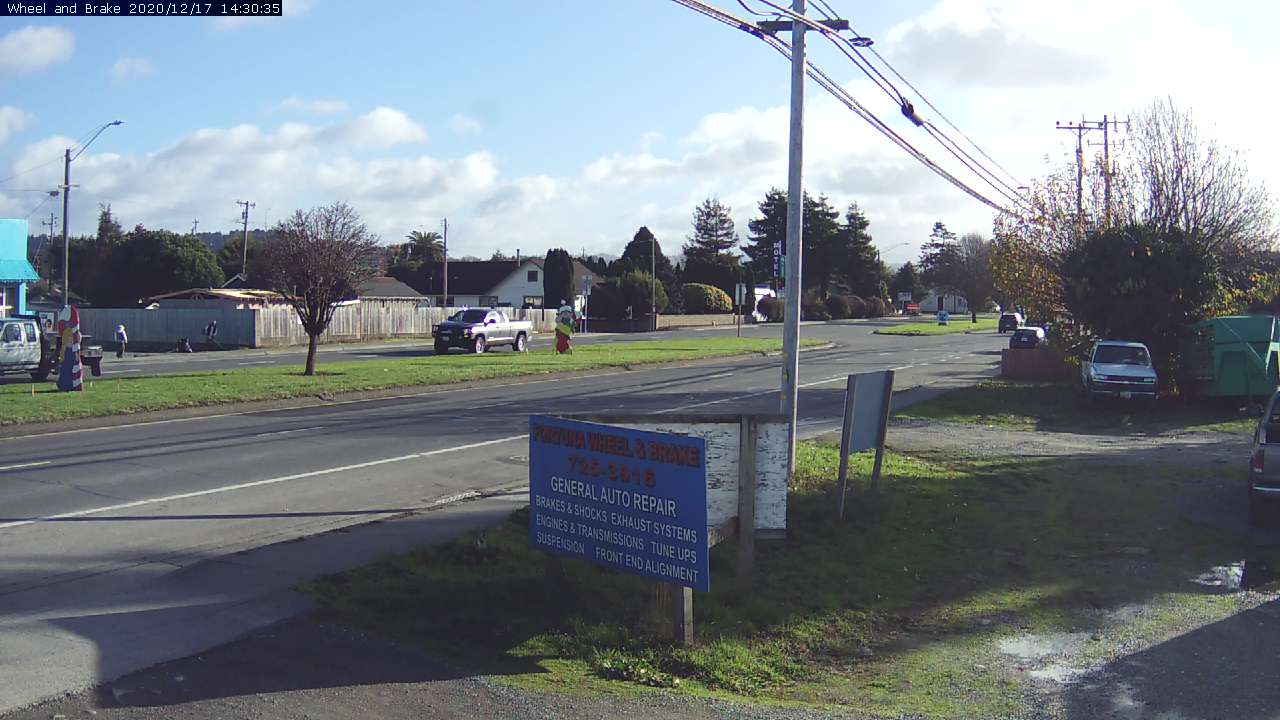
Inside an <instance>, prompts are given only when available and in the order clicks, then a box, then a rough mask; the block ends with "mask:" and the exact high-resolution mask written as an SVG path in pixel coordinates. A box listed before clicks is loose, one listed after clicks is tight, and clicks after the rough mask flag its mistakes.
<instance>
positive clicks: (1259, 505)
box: [1249, 491, 1268, 528]
mask: <svg viewBox="0 0 1280 720" xmlns="http://www.w3.org/2000/svg"><path fill="white" fill-rule="evenodd" d="M1267 509H1268V506H1267V501H1266V500H1264V499H1263V498H1260V497H1258V496H1257V495H1256V494H1254V493H1253V492H1252V491H1250V492H1249V527H1253V528H1260V527H1265V526H1266V524H1267Z"/></svg>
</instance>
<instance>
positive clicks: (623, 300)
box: [587, 271, 668, 320]
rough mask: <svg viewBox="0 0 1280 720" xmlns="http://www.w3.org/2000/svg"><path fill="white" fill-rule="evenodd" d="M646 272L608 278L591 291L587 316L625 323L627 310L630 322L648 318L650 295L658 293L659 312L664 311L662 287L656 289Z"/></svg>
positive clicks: (664, 301) (665, 300) (665, 295)
mask: <svg viewBox="0 0 1280 720" xmlns="http://www.w3.org/2000/svg"><path fill="white" fill-rule="evenodd" d="M651 277H652V276H651V275H649V273H646V272H639V271H632V272H629V273H627V274H625V275H623V276H622V277H615V278H609V279H608V280H605V281H604V282H602V283H600V284H599V285H596V286H595V287H594V288H592V290H591V297H590V298H588V300H587V312H588V313H589V314H590V315H591V316H592V317H597V318H608V319H610V320H624V319H627V317H628V310H630V317H631V318H633V319H634V318H640V317H644V316H645V315H648V314H649V311H650V309H651V307H652V303H653V297H652V293H653V292H654V290H655V289H656V290H657V294H658V297H657V300H658V312H663V311H665V310H666V309H667V304H668V303H667V292H666V289H664V288H663V286H662V283H658V285H657V287H656V288H655V287H654V286H653V284H652V281H651V280H650V278H651Z"/></svg>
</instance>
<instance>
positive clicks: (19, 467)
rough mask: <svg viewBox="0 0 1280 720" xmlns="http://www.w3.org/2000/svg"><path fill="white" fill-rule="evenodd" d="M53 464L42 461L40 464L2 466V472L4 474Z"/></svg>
mask: <svg viewBox="0 0 1280 720" xmlns="http://www.w3.org/2000/svg"><path fill="white" fill-rule="evenodd" d="M52 462H53V461H52V460H41V461H40V462H29V463H21V464H19V465H0V472H4V471H5V470H21V469H22V468H33V467H40V466H41V465H48V464H50V463H52Z"/></svg>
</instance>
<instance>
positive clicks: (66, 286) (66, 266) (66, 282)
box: [62, 141, 92, 307]
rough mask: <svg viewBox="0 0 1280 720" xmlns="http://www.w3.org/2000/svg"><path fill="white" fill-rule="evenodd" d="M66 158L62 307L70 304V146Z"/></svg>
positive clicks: (63, 194)
mask: <svg viewBox="0 0 1280 720" xmlns="http://www.w3.org/2000/svg"><path fill="white" fill-rule="evenodd" d="M90 142H92V141H90ZM66 158H67V162H66V164H65V165H63V167H62V307H67V306H68V305H70V304H71V300H70V296H69V295H68V294H67V293H68V292H69V291H70V289H71V262H70V260H71V241H70V240H69V239H68V238H67V225H68V223H67V204H68V200H69V199H70V198H71V148H67V154H66Z"/></svg>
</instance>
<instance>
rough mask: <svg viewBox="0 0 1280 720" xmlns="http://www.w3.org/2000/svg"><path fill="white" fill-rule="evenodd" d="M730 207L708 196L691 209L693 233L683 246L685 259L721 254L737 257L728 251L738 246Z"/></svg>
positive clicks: (718, 256)
mask: <svg viewBox="0 0 1280 720" xmlns="http://www.w3.org/2000/svg"><path fill="white" fill-rule="evenodd" d="M731 212H732V209H731V208H730V207H729V206H728V205H725V204H724V203H722V202H720V198H715V197H710V198H707V199H706V200H703V201H702V204H701V205H699V206H698V207H696V208H694V210H693V235H692V236H691V237H690V238H689V242H688V243H687V244H686V245H685V246H684V256H685V258H687V259H690V260H692V259H693V258H699V259H706V258H716V259H719V258H720V257H721V256H727V257H732V258H734V260H736V259H737V258H736V257H735V256H734V255H732V254H731V253H730V251H732V250H734V249H735V248H737V246H738V233H737V231H736V230H734V227H733V217H732V215H731V214H730V213H731Z"/></svg>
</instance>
